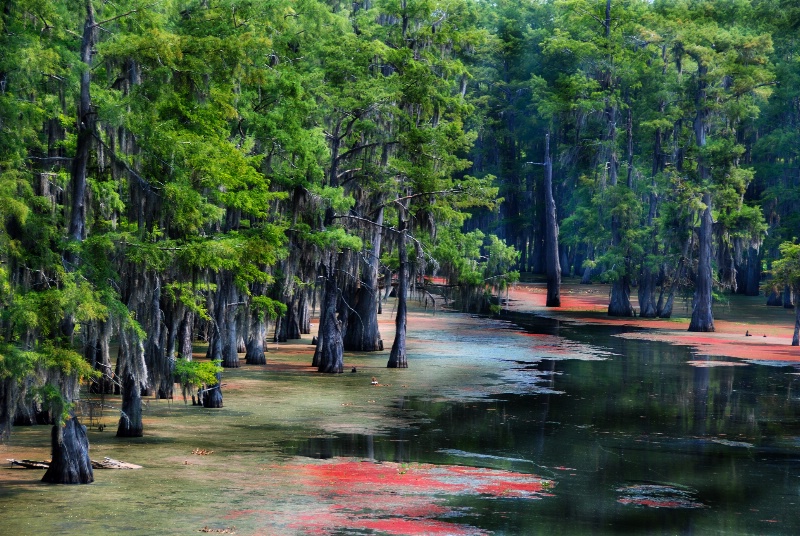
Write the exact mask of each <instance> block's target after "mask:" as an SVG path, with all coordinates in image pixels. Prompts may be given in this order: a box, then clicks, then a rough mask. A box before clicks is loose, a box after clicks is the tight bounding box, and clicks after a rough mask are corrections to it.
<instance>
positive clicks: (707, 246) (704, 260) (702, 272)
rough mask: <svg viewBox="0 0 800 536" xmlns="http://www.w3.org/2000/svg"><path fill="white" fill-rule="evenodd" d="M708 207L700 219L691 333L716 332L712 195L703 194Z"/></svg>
mask: <svg viewBox="0 0 800 536" xmlns="http://www.w3.org/2000/svg"><path fill="white" fill-rule="evenodd" d="M703 203H704V204H705V205H706V208H705V210H703V214H702V216H701V219H700V229H699V231H698V234H699V251H698V255H697V278H696V280H695V290H694V300H693V308H692V320H691V322H690V323H689V331H714V317H713V315H712V314H711V302H712V294H711V292H712V282H713V274H712V267H711V259H712V258H713V256H712V254H711V242H712V240H713V236H712V228H713V221H712V219H711V194H710V193H709V192H706V193H704V194H703Z"/></svg>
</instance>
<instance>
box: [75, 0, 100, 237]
mask: <svg viewBox="0 0 800 536" xmlns="http://www.w3.org/2000/svg"><path fill="white" fill-rule="evenodd" d="M96 34H97V27H96V25H95V20H94V7H93V6H92V1H91V0H86V20H85V21H84V24H83V38H82V39H81V50H80V57H81V62H82V63H83V65H82V66H81V67H82V70H81V78H80V99H79V102H78V137H77V140H76V147H75V158H74V159H73V161H72V170H71V174H72V190H71V194H72V199H71V206H70V219H69V230H68V234H69V238H70V239H71V240H75V241H81V240H83V239H84V238H86V176H87V168H88V165H89V149H90V148H91V144H92V136H93V135H94V130H95V124H96V117H95V114H94V111H93V110H92V96H91V92H90V89H91V77H92V58H93V56H94V46H95V38H96Z"/></svg>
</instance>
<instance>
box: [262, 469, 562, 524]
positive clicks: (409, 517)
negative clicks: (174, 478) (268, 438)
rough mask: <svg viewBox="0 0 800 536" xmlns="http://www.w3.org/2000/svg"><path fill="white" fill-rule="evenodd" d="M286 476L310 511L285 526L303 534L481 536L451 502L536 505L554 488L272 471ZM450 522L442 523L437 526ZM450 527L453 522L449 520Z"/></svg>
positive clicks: (445, 477) (467, 474)
mask: <svg viewBox="0 0 800 536" xmlns="http://www.w3.org/2000/svg"><path fill="white" fill-rule="evenodd" d="M270 470H271V471H272V472H273V473H275V475H274V476H277V474H279V473H286V475H287V476H288V475H291V477H292V479H293V480H294V481H295V482H296V483H297V486H298V489H302V490H305V493H307V494H309V495H311V496H312V497H313V501H312V504H313V506H311V507H310V509H311V511H309V509H306V510H305V511H304V512H303V513H302V514H300V515H296V516H293V517H292V519H291V520H287V523H286V526H288V527H289V528H290V529H292V530H293V531H296V532H297V533H301V534H319V535H326V534H333V533H338V532H341V531H343V530H344V531H348V530H373V531H378V532H382V533H387V534H431V535H439V534H448V535H456V536H461V535H464V536H466V535H482V534H487V533H486V532H484V531H482V530H480V529H478V528H476V527H473V526H471V525H468V524H465V523H458V522H456V521H454V519H455V518H458V517H460V516H464V515H468V514H465V512H464V509H459V508H455V507H450V506H449V505H448V498H452V497H453V496H460V495H461V496H463V495H466V496H476V497H483V498H486V499H490V500H491V499H500V498H511V499H518V500H530V499H541V498H543V497H547V496H551V494H550V493H549V492H548V491H549V490H550V489H552V488H553V486H554V485H555V483H554V482H553V481H552V480H548V479H544V478H541V477H539V476H536V475H532V474H525V473H516V472H512V471H504V470H497V469H485V468H475V467H464V466H457V465H432V464H417V463H413V464H400V463H391V462H384V463H375V462H371V461H361V460H354V459H348V458H334V459H331V460H325V461H317V462H311V463H290V464H287V465H279V466H272V467H271V468H270ZM442 518H445V519H447V521H444V520H442ZM451 520H453V521H451Z"/></svg>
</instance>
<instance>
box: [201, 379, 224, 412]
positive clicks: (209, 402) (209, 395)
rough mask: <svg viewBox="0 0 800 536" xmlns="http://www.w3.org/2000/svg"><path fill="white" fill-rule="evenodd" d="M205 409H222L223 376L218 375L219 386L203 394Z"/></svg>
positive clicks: (210, 388)
mask: <svg viewBox="0 0 800 536" xmlns="http://www.w3.org/2000/svg"><path fill="white" fill-rule="evenodd" d="M203 407H204V408H212V409H216V408H221V407H222V374H217V385H215V386H213V387H209V388H208V389H206V391H205V392H204V393H203Z"/></svg>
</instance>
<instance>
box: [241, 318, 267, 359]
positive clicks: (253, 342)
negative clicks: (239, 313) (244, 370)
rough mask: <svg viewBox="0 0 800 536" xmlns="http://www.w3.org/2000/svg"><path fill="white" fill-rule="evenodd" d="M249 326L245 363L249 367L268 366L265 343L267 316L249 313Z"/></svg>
mask: <svg viewBox="0 0 800 536" xmlns="http://www.w3.org/2000/svg"><path fill="white" fill-rule="evenodd" d="M247 317H248V318H249V326H248V328H247V340H246V341H245V352H246V353H245V356H244V362H245V363H247V364H248V365H266V364H267V355H266V352H265V350H264V341H265V340H266V339H267V319H266V316H265V315H263V314H262V315H259V314H256V313H255V312H253V311H249V312H248V315H247Z"/></svg>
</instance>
